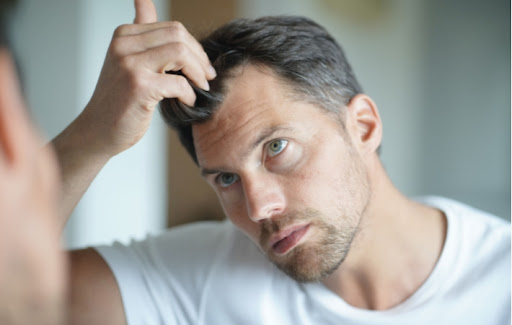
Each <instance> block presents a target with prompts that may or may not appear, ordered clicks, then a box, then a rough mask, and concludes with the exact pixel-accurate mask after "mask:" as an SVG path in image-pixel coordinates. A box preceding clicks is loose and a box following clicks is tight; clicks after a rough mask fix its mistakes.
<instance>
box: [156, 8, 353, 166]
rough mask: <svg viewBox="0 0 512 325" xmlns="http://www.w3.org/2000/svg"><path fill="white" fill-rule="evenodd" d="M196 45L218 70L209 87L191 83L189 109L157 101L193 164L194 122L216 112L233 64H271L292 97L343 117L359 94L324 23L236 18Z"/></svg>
mask: <svg viewBox="0 0 512 325" xmlns="http://www.w3.org/2000/svg"><path fill="white" fill-rule="evenodd" d="M200 43H201V45H202V46H203V48H204V50H205V52H206V53H207V55H208V57H209V59H210V62H212V65H213V67H214V68H215V70H216V72H217V77H216V78H215V79H214V80H212V81H210V91H209V92H207V91H204V90H202V89H200V88H198V87H196V86H195V85H193V84H191V86H192V88H193V89H194V91H195V93H196V96H197V99H196V102H195V105H194V106H193V107H190V106H187V105H185V104H183V103H182V102H181V101H179V100H178V99H176V98H171V99H164V100H163V101H162V102H161V103H160V111H161V114H162V116H163V118H164V120H165V121H166V122H167V124H169V125H170V126H171V127H172V128H173V129H175V130H176V131H177V132H178V136H179V138H180V141H181V143H182V145H183V146H184V147H185V148H186V149H187V151H188V153H189V154H190V155H191V157H192V159H193V160H194V161H195V162H196V163H197V156H196V153H195V148H194V139H193V136H192V125H194V124H199V123H202V122H205V121H207V120H209V119H210V117H211V116H212V115H213V114H214V112H215V110H216V109H217V108H218V107H219V106H220V104H221V103H222V101H223V99H224V96H225V95H226V81H227V80H229V79H230V78H232V77H233V72H234V71H235V68H237V67H241V66H245V65H248V64H253V65H256V66H262V67H265V68H269V69H270V70H271V71H272V72H274V73H275V75H276V76H277V77H278V78H280V79H281V80H282V81H284V82H285V84H286V85H289V86H290V89H291V90H292V93H293V96H294V97H295V98H294V100H299V101H305V102H308V103H311V104H314V105H317V106H319V107H321V108H323V109H325V110H326V111H327V112H331V113H334V114H335V115H336V116H340V117H341V119H342V120H343V116H344V107H345V106H346V105H347V104H348V103H349V101H350V100H351V99H352V97H354V96H355V95H357V94H358V93H361V92H362V89H361V86H360V85H359V83H358V82H357V80H356V78H355V75H354V73H353V72H352V68H351V67H350V65H349V63H348V61H347V59H346V58H345V54H344V53H343V50H342V49H341V47H340V46H339V45H338V43H337V42H336V41H335V40H334V38H333V37H332V36H331V35H330V34H329V33H328V32H327V31H326V30H325V29H324V28H323V27H322V26H320V25H318V24H317V23H315V22H313V21H312V20H310V19H308V18H305V17H298V16H269V17H262V18H259V19H255V20H253V19H237V20H234V21H232V22H230V23H228V24H226V25H224V26H222V27H220V28H219V29H217V30H216V31H214V32H213V33H212V34H210V35H209V36H207V37H206V38H204V39H203V40H201V42H200ZM169 73H175V72H169ZM178 74H180V72H178Z"/></svg>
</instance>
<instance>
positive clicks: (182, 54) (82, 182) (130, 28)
mask: <svg viewBox="0 0 512 325" xmlns="http://www.w3.org/2000/svg"><path fill="white" fill-rule="evenodd" d="M135 8H136V18H135V23H134V24H131V25H123V26H120V27H118V28H117V29H116V31H115V32H114V36H113V38H112V41H111V43H110V47H109V49H108V53H107V56H106V59H105V63H104V66H103V69H102V71H101V75H100V78H99V81H98V84H97V86H96V89H95V91H94V94H93V96H92V98H91V100H90V102H89V103H88V105H87V106H86V108H85V109H84V111H83V112H82V113H81V114H80V115H79V116H78V117H77V118H76V120H75V121H73V123H72V124H71V125H70V126H69V127H68V128H66V129H65V130H64V131H63V132H62V133H61V134H60V135H59V136H57V137H56V138H55V139H54V140H53V145H54V147H55V151H56V153H57V157H58V160H59V164H60V169H61V175H62V176H61V178H62V188H63V190H62V193H63V198H62V215H63V218H62V220H61V221H62V224H64V223H65V221H66V220H67V218H68V217H69V215H70V214H71V212H72V210H73V209H74V207H75V206H76V204H77V203H78V201H79V200H80V198H81V197H82V195H83V194H84V193H85V191H86V190H87V188H88V187H89V185H90V184H91V182H92V180H93V179H94V178H95V176H96V175H97V174H98V172H99V171H100V170H101V168H102V167H103V166H104V165H105V164H106V163H107V162H108V161H109V159H110V158H111V157H113V156H115V155H117V154H118V153H120V152H122V151H124V150H126V149H128V148H129V147H131V146H132V145H134V144H135V143H137V142H138V141H139V140H140V139H141V138H142V136H143V135H144V134H145V132H146V130H147V129H148V127H149V124H150V121H151V119H152V117H153V114H154V111H155V107H156V106H157V104H158V103H159V102H160V101H161V100H162V99H163V98H172V97H175V98H179V99H180V100H181V101H183V102H184V103H186V104H188V105H193V104H194V102H195V94H194V92H193V90H192V88H191V87H190V85H189V83H188V81H187V80H186V79H185V77H183V76H179V75H175V74H166V73H165V72H166V71H169V70H171V71H179V70H181V71H182V72H183V74H184V75H185V76H186V78H188V79H189V80H191V81H192V82H194V83H195V84H196V85H197V86H199V87H201V88H204V89H208V80H210V79H212V78H214V77H215V71H214V70H213V68H211V65H210V62H209V60H208V57H207V56H206V54H205V52H204V51H203V49H202V47H201V45H200V44H199V43H198V42H197V41H196V40H195V39H194V38H193V37H192V36H191V35H190V34H189V33H188V32H187V30H186V29H185V28H184V27H183V26H182V25H181V24H180V23H177V22H157V15H156V12H155V7H154V5H153V3H152V1H151V0H135ZM70 264H71V268H70V287H71V290H70V291H71V306H70V318H71V323H72V324H125V323H126V319H125V316H124V309H123V304H122V300H121V293H120V291H119V288H118V286H117V283H116V280H115V278H114V276H113V274H112V271H111V270H110V268H109V267H108V265H107V264H106V263H105V261H104V260H103V258H102V257H101V256H100V255H99V254H98V253H97V252H96V251H95V250H94V249H85V250H79V251H72V252H70Z"/></svg>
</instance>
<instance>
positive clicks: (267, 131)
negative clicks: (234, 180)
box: [201, 125, 294, 177]
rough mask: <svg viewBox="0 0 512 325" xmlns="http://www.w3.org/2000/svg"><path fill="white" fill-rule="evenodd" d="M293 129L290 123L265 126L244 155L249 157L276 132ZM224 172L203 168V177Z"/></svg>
mask: <svg viewBox="0 0 512 325" xmlns="http://www.w3.org/2000/svg"><path fill="white" fill-rule="evenodd" d="M292 130H294V128H292V127H290V126H288V125H274V126H270V127H267V128H264V129H263V130H261V132H260V133H259V135H258V137H256V139H255V140H254V141H253V142H252V143H251V144H250V145H249V147H248V148H247V150H246V151H245V152H244V153H243V155H242V157H243V158H245V157H247V156H248V155H249V154H250V153H251V152H252V151H253V150H254V149H255V148H257V147H258V146H259V145H260V144H261V143H262V142H264V141H266V140H267V139H268V138H270V137H272V136H273V135H274V134H275V133H277V132H281V131H292ZM222 172H224V171H223V170H222V169H210V168H201V176H203V177H205V176H207V175H213V174H218V173H222Z"/></svg>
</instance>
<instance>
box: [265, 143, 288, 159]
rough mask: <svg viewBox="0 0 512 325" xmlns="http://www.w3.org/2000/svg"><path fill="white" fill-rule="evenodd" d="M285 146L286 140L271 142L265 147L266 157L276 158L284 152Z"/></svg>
mask: <svg viewBox="0 0 512 325" xmlns="http://www.w3.org/2000/svg"><path fill="white" fill-rule="evenodd" d="M287 144H288V140H283V139H277V140H273V141H271V142H270V143H269V144H268V147H267V148H268V150H267V151H268V155H269V156H270V157H274V156H277V155H278V154H280V153H281V152H282V151H283V150H284V148H286V145H287Z"/></svg>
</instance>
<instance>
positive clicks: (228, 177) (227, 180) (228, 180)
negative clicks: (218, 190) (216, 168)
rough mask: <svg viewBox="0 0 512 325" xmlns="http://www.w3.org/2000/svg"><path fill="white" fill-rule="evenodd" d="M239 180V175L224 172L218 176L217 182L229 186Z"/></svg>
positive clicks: (221, 185) (222, 185)
mask: <svg viewBox="0 0 512 325" xmlns="http://www.w3.org/2000/svg"><path fill="white" fill-rule="evenodd" d="M237 180H238V175H236V174H232V173H222V174H220V175H219V176H217V182H218V183H219V186H220V187H224V188H225V187H228V186H230V185H232V184H233V183H234V182H236V181H237Z"/></svg>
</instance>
